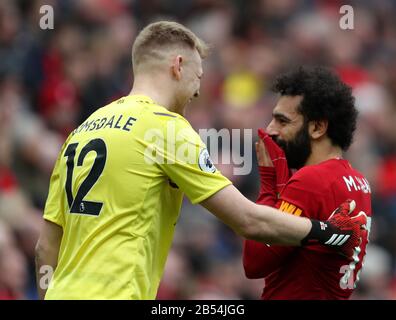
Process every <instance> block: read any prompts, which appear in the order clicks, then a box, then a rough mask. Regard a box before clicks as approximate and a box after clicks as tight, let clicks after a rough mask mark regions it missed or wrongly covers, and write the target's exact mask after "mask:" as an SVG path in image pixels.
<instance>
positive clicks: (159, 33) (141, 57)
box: [132, 21, 209, 71]
mask: <svg viewBox="0 0 396 320" xmlns="http://www.w3.org/2000/svg"><path fill="white" fill-rule="evenodd" d="M174 47H185V48H190V49H193V50H194V49H195V50H197V51H198V53H199V55H200V56H201V58H202V59H204V58H205V57H206V56H207V55H208V52H209V47H208V45H207V44H206V43H205V42H204V41H202V40H201V39H200V38H198V37H197V36H196V35H195V34H194V33H193V32H192V31H191V30H190V29H188V28H186V27H185V26H183V25H181V24H180V23H177V22H172V21H159V22H154V23H151V24H149V25H148V26H146V27H145V28H144V29H143V30H142V31H141V32H140V33H139V34H138V36H137V37H136V39H135V43H134V44H133V47H132V65H133V70H134V71H136V69H137V67H138V66H139V65H140V64H144V63H145V62H148V61H154V60H157V61H160V60H161V59H163V54H164V49H165V48H174Z"/></svg>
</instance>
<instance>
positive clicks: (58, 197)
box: [43, 135, 72, 227]
mask: <svg viewBox="0 0 396 320" xmlns="http://www.w3.org/2000/svg"><path fill="white" fill-rule="evenodd" d="M71 136H72V135H70V136H69V138H68V139H67V140H66V142H65V143H64V144H63V146H62V149H61V151H60V152H59V155H58V158H57V159H56V162H55V166H54V170H53V171H52V175H51V179H50V186H49V191H48V197H47V201H46V203H45V208H44V215H43V218H44V219H45V220H48V221H51V222H53V223H55V224H57V225H59V226H61V227H63V226H64V223H65V220H64V216H63V213H62V203H63V201H62V199H63V193H64V192H65V191H64V188H63V186H62V185H61V182H60V169H61V168H60V162H61V159H62V155H63V152H64V150H65V148H66V146H67V144H68V142H69V140H70V138H71Z"/></svg>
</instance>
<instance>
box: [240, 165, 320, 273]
mask: <svg viewBox="0 0 396 320" xmlns="http://www.w3.org/2000/svg"><path fill="white" fill-rule="evenodd" d="M263 173H264V172H263ZM265 173H266V175H262V176H261V178H263V179H264V178H265V180H266V181H261V183H262V186H265V185H267V184H269V183H270V182H271V181H268V180H269V179H271V178H272V176H271V175H270V171H269V170H268V171H267V172H265ZM313 174H314V173H313V172H310V171H308V170H303V171H301V172H300V173H297V174H296V175H295V176H293V177H292V178H291V179H290V180H289V181H288V183H287V184H286V186H285V187H284V188H283V189H282V192H281V194H280V198H279V199H278V201H276V200H275V199H274V195H273V194H272V193H271V192H268V188H267V189H265V188H264V189H263V188H262V189H261V190H260V196H259V199H258V201H257V203H258V204H262V205H268V206H271V207H275V208H277V209H279V210H281V211H283V212H285V214H293V215H296V216H303V217H308V218H313V217H317V215H318V214H317V213H318V212H319V211H318V210H319V205H318V203H319V202H320V199H321V196H322V195H321V191H320V190H321V188H319V187H318V182H319V181H318V179H317V176H313ZM319 180H320V179H319ZM269 190H270V188H269ZM275 201H276V204H275V205H274V202H275ZM297 250H299V249H298V248H297V247H289V246H276V245H275V246H269V245H266V244H263V243H260V242H257V241H254V240H245V242H244V248H243V267H244V270H245V275H246V276H247V277H248V278H250V279H258V278H265V277H267V276H269V275H270V274H271V273H272V272H274V271H276V270H277V269H278V268H279V267H280V266H282V265H283V264H284V263H286V260H287V259H288V258H289V257H290V256H291V255H293V254H294V253H295V252H297Z"/></svg>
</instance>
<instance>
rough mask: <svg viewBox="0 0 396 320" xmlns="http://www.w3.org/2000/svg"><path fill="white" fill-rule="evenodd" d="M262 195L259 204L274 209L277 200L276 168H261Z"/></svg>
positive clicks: (258, 200)
mask: <svg viewBox="0 0 396 320" xmlns="http://www.w3.org/2000/svg"><path fill="white" fill-rule="evenodd" d="M259 173H260V193H259V197H258V199H257V203H259V204H265V205H268V206H271V207H273V206H274V205H275V203H276V200H277V195H276V171H275V167H264V166H259Z"/></svg>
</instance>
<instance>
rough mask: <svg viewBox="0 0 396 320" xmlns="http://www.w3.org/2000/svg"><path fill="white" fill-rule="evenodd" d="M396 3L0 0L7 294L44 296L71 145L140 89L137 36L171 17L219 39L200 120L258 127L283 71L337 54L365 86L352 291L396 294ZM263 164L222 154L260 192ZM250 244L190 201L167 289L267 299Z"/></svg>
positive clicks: (358, 87)
mask: <svg viewBox="0 0 396 320" xmlns="http://www.w3.org/2000/svg"><path fill="white" fill-rule="evenodd" d="M45 4H49V5H51V6H53V8H54V10H55V20H54V29H53V30H41V29H40V28H39V20H40V18H41V15H40V13H39V9H40V7H41V6H42V5H45ZM343 4H350V5H352V7H353V8H354V18H355V20H354V30H341V28H340V27H339V19H340V17H341V14H340V13H339V8H340V7H341V6H342V5H343ZM395 15H396V3H395V2H394V1H392V0H377V1H349V2H347V3H345V2H341V1H336V0H335V1H319V0H318V1H314V0H311V1H308V0H304V1H303V0H300V1H298V0H297V1H294V0H252V1H243V0H233V1H225V0H224V1H222V0H216V1H214V0H213V1H212V0H183V1H176V0H166V1H159V0H145V1H137V0H136V1H133V0H130V1H128V0H59V1H51V0H46V1H40V0H34V1H33V0H24V1H14V0H1V1H0V299H36V298H37V295H36V293H35V280H34V245H35V242H36V239H37V234H38V230H39V226H40V219H41V214H42V209H43V205H44V203H45V199H46V196H47V191H48V182H49V177H50V173H51V170H52V167H53V164H54V161H55V158H56V156H57V153H58V152H59V149H60V146H61V144H62V143H63V140H64V139H65V137H66V136H67V134H68V132H70V130H71V129H73V128H74V127H76V125H77V124H79V123H80V122H81V121H82V120H83V119H85V118H86V117H87V115H88V114H90V113H91V112H92V111H94V110H95V109H96V108H98V107H101V106H103V105H105V104H106V103H108V102H109V101H111V100H114V99H116V98H118V97H120V96H122V95H125V94H128V92H129V90H130V87H131V84H132V81H133V78H132V74H131V62H130V58H131V54H130V52H131V45H132V42H133V40H134V38H135V36H136V34H137V32H138V31H139V30H140V29H141V28H142V27H143V26H145V25H146V24H147V23H149V22H152V21H154V20H160V19H169V20H176V21H179V22H182V23H184V24H186V25H187V26H188V27H190V28H191V29H192V30H193V31H194V32H196V33H197V34H198V35H199V36H201V37H202V38H203V39H204V40H206V41H207V42H209V43H211V44H212V45H213V47H214V50H213V52H212V54H211V56H210V57H209V58H208V59H207V60H206V61H205V62H204V72H205V75H204V77H203V81H202V87H201V96H200V98H199V99H198V100H196V101H194V102H193V104H192V105H191V106H190V107H189V109H188V112H187V118H188V120H189V121H190V122H191V123H192V125H193V127H194V128H195V129H197V130H198V129H200V128H216V129H221V128H228V129H231V128H240V129H243V128H251V129H253V132H256V129H257V128H258V127H263V126H265V125H266V124H267V123H268V121H269V119H270V115H271V110H272V108H273V106H274V103H275V101H276V97H274V95H273V94H272V93H271V92H270V91H269V86H270V83H271V81H272V80H273V79H274V77H275V76H276V75H277V74H279V73H280V72H282V71H285V70H288V69H289V68H290V67H293V66H296V65H299V64H323V65H327V66H330V67H332V68H334V69H335V70H336V71H337V72H338V73H339V74H340V75H341V77H342V78H343V80H344V81H346V82H347V83H348V84H350V85H351V86H352V87H353V89H354V94H355V97H356V103H357V107H358V109H359V111H360V118H359V126H358V129H357V132H356V136H355V142H354V144H353V146H352V148H351V150H350V151H349V152H348V154H347V158H348V159H350V161H351V162H352V163H353V165H354V166H355V167H356V168H358V169H359V170H361V171H362V172H363V173H364V174H365V175H366V177H367V178H368V180H369V181H370V183H371V187H372V191H373V212H374V217H375V218H374V223H373V228H372V233H371V244H370V248H369V253H368V255H367V258H366V264H365V268H364V270H363V273H362V279H361V282H360V283H359V286H358V290H357V291H356V293H355V294H354V296H353V298H354V299H395V298H396V264H395V263H396V259H395V258H396V232H394V230H396V129H395V126H396V59H395V54H396V20H395V19H394V16H395ZM224 147H226V146H224ZM253 158H254V161H255V156H254V157H253ZM255 165H256V164H255V163H254V164H253V172H252V173H251V174H250V175H247V176H233V175H232V165H218V167H220V169H221V170H222V172H223V173H224V174H225V175H227V176H228V177H229V178H230V179H232V181H233V182H234V183H235V185H236V186H237V187H238V188H239V189H240V190H241V191H242V192H243V194H245V195H246V196H247V197H249V198H250V199H252V200H255V198H256V196H257V192H258V176H257V171H256V170H255V169H254V167H255ZM241 244H242V241H241V239H240V238H238V237H236V236H235V235H234V234H233V233H232V232H231V231H230V230H229V229H228V228H227V227H225V226H224V225H223V224H222V223H220V222H218V221H217V220H216V219H215V218H214V217H212V216H211V215H210V214H208V213H207V212H205V210H204V209H202V208H201V207H199V206H192V205H191V204H190V203H189V202H188V201H185V203H184V206H183V210H182V214H181V218H180V220H179V223H178V226H177V229H176V235H175V241H174V245H173V248H172V251H171V253H170V255H169V259H168V262H167V266H166V271H165V274H164V278H163V281H162V284H161V287H160V290H159V296H158V298H161V299H202V298H204V299H230V298H231V299H256V298H258V297H259V296H260V292H261V288H262V281H261V280H254V281H252V280H247V279H245V277H244V275H243V269H242V264H241V250H242V247H241Z"/></svg>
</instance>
